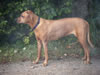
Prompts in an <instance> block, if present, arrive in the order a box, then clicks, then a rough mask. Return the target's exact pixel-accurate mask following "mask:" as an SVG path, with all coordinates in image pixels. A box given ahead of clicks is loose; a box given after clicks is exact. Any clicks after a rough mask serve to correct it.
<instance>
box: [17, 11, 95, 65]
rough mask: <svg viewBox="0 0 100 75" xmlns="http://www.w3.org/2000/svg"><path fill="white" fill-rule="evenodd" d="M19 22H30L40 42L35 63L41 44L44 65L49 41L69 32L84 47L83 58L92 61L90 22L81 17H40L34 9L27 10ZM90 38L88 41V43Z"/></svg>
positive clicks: (46, 61) (46, 62) (88, 61)
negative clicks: (51, 18) (48, 18)
mask: <svg viewBox="0 0 100 75" xmlns="http://www.w3.org/2000/svg"><path fill="white" fill-rule="evenodd" d="M17 22H18V23H24V24H28V25H29V26H30V27H31V28H32V29H33V30H34V33H35V36H36V39H37V44H38V56H37V59H36V61H35V62H34V63H38V62H39V59H40V54H41V45H42V44H43V47H44V53H45V60H44V63H43V65H44V66H46V65H47V64H48V46H47V44H48V41H49V40H57V39H59V38H61V37H64V36H67V35H69V34H74V35H75V36H76V37H77V38H78V40H79V42H80V44H81V45H82V47H83V48H84V57H83V60H86V63H87V64H89V63H90V52H89V48H88V43H89V44H90V46H91V47H93V45H92V43H91V41H90V37H89V24H88V22H87V21H85V20H83V19H81V18H64V19H59V20H46V19H43V18H39V17H38V16H37V15H35V14H34V13H33V12H32V11H30V10H27V11H25V12H23V13H22V14H21V16H20V17H19V18H18V19H17ZM87 40H88V43H87Z"/></svg>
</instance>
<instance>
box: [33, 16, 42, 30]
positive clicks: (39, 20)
mask: <svg viewBox="0 0 100 75" xmlns="http://www.w3.org/2000/svg"><path fill="white" fill-rule="evenodd" d="M39 23H40V17H38V21H37V23H36V24H35V26H34V27H33V29H32V31H33V30H35V29H36V27H37V26H38V25H39Z"/></svg>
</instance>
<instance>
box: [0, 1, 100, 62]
mask: <svg viewBox="0 0 100 75" xmlns="http://www.w3.org/2000/svg"><path fill="white" fill-rule="evenodd" d="M25 10H32V11H33V12H34V13H35V14H36V15H38V16H40V17H42V18H45V19H61V18H65V17H81V18H83V19H85V20H87V21H88V22H89V24H90V36H91V41H92V43H93V44H94V45H95V48H94V49H92V48H90V50H91V56H96V57H98V56H99V54H100V0H0V63H7V62H14V61H26V60H33V59H35V58H36V56H37V42H36V39H35V35H34V33H33V31H32V30H31V28H30V27H29V26H28V25H26V24H17V23H16V19H17V17H18V16H20V14H21V13H22V12H23V11H25ZM48 49H49V51H48V52H49V58H54V59H61V58H64V57H67V56H75V57H79V56H83V54H84V53H83V49H82V47H81V46H80V44H79V42H78V40H77V38H75V37H74V36H73V35H70V36H67V37H64V38H61V39H59V40H56V41H51V42H49V44H48ZM43 54H44V53H43V50H42V57H44V55H43Z"/></svg>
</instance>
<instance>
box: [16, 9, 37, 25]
mask: <svg viewBox="0 0 100 75" xmlns="http://www.w3.org/2000/svg"><path fill="white" fill-rule="evenodd" d="M34 17H35V14H34V13H33V12H32V11H31V10H27V11H24V12H23V13H22V14H21V15H20V17H18V18H17V22H18V23H24V24H28V23H30V22H32V21H34Z"/></svg>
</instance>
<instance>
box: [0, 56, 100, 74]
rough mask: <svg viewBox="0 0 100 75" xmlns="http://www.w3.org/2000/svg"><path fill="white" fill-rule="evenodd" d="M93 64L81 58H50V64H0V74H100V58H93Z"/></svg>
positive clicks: (26, 62) (28, 62) (27, 62)
mask: <svg viewBox="0 0 100 75" xmlns="http://www.w3.org/2000/svg"><path fill="white" fill-rule="evenodd" d="M91 61H92V64H84V63H83V61H82V60H81V58H75V57H68V58H64V59H60V60H49V63H48V66H46V67H43V66H42V62H43V61H40V62H39V64H32V62H31V61H25V62H16V63H7V64H0V75H100V59H99V58H92V59H91Z"/></svg>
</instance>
